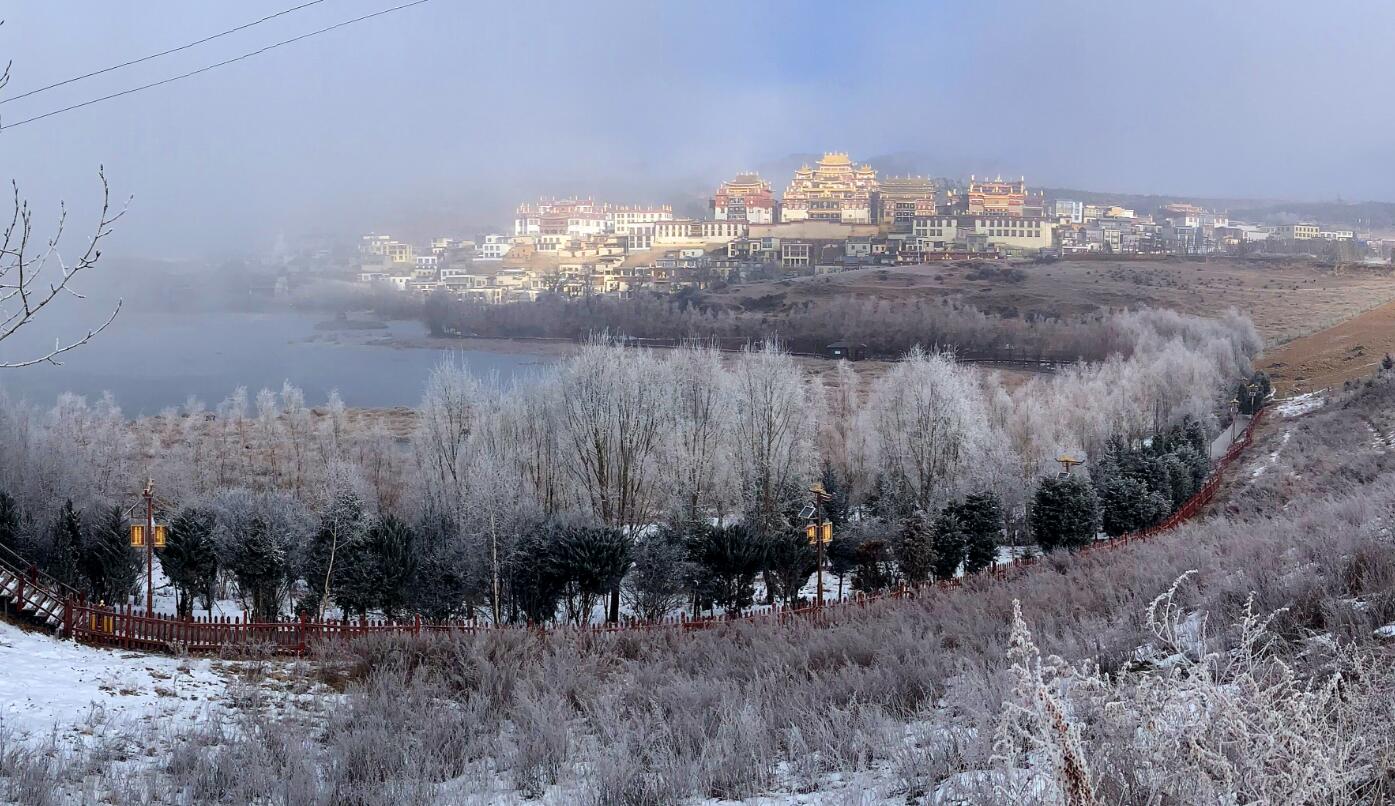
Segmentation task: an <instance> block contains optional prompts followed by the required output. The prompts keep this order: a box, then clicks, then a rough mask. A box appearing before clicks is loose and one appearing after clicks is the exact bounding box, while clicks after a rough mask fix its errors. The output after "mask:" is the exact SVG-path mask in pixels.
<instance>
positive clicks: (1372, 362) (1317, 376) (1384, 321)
mask: <svg viewBox="0 0 1395 806" xmlns="http://www.w3.org/2000/svg"><path fill="white" fill-rule="evenodd" d="M1386 353H1395V302H1387V303H1385V304H1384V305H1381V306H1379V307H1376V308H1372V309H1371V310H1369V311H1367V312H1365V313H1363V314H1360V315H1358V316H1355V317H1353V318H1351V319H1348V320H1347V321H1345V322H1342V323H1341V324H1339V325H1335V326H1333V327H1329V328H1327V329H1326V330H1319V331H1318V332H1316V333H1313V334H1311V335H1308V336H1303V337H1302V338H1298V339H1294V340H1293V341H1290V342H1288V343H1287V344H1284V345H1282V346H1280V347H1277V348H1275V349H1274V350H1272V351H1270V352H1268V353H1265V354H1264V355H1262V356H1260V357H1259V358H1257V359H1256V360H1255V366H1256V367H1258V368H1259V369H1262V370H1264V371H1265V372H1268V373H1269V374H1270V376H1271V377H1272V378H1273V380H1274V387H1275V388H1276V389H1277V390H1278V392H1279V394H1280V395H1289V394H1300V393H1303V392H1311V391H1313V390H1315V389H1322V388H1324V387H1331V386H1340V385H1341V384H1342V383H1343V382H1344V381H1348V380H1351V379H1353V378H1362V377H1366V376H1368V375H1371V374H1372V373H1374V372H1375V371H1376V370H1377V368H1378V367H1379V366H1380V362H1381V359H1382V358H1383V357H1384V356H1385V354H1386Z"/></svg>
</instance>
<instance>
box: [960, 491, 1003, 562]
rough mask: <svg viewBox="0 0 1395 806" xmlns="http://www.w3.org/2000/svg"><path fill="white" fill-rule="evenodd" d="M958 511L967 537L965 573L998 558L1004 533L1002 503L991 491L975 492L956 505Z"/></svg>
mask: <svg viewBox="0 0 1395 806" xmlns="http://www.w3.org/2000/svg"><path fill="white" fill-rule="evenodd" d="M956 515H957V516H958V518H959V525H960V526H961V527H962V528H963V529H964V535H965V538H966V540H967V545H966V547H965V551H964V573H965V574H976V573H978V572H979V571H982V570H983V569H985V568H988V567H989V566H991V565H992V564H993V563H994V562H995V561H996V560H997V559H998V540H999V539H1000V538H1001V537H1002V535H1003V507H1002V504H1000V503H999V502H998V498H997V496H995V495H993V494H992V493H988V492H982V493H974V494H972V495H969V496H966V497H965V498H964V500H963V502H962V503H960V504H959V505H958V506H957V507H956Z"/></svg>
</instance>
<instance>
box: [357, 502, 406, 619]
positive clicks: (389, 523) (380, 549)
mask: <svg viewBox="0 0 1395 806" xmlns="http://www.w3.org/2000/svg"><path fill="white" fill-rule="evenodd" d="M368 544H369V546H370V547H371V549H372V551H373V554H374V556H375V559H376V561H377V572H378V580H377V582H378V602H377V604H378V607H379V608H380V609H381V610H382V611H383V615H384V616H386V617H387V618H388V619H391V620H394V621H395V620H396V619H398V618H400V617H401V615H402V612H403V609H404V608H405V607H406V606H407V601H408V597H409V590H408V586H409V585H410V584H411V582H412V579H413V577H414V576H416V571H417V539H416V532H415V531H414V530H413V529H412V527H411V526H408V525H407V524H406V523H403V522H402V521H400V520H398V519H397V518H395V517H393V516H391V515H388V516H385V517H383V518H382V519H381V520H379V521H378V522H377V523H375V524H374V525H373V527H372V528H371V529H369V530H368Z"/></svg>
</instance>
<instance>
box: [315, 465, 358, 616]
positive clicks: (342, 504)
mask: <svg viewBox="0 0 1395 806" xmlns="http://www.w3.org/2000/svg"><path fill="white" fill-rule="evenodd" d="M363 510H364V505H363V499H361V498H359V496H358V494H357V493H355V492H354V491H353V490H352V489H350V488H344V489H342V490H340V491H339V492H337V493H336V494H335V495H334V497H333V498H331V499H330V502H329V505H328V506H327V507H325V510H324V511H323V512H321V513H320V520H319V526H318V527H317V528H316V530H315V534H314V535H313V536H312V537H311V539H310V544H309V545H308V546H307V547H306V548H305V554H304V556H303V557H302V559H301V563H300V566H301V568H300V573H301V575H302V576H304V578H305V584H306V588H307V592H306V595H305V596H304V597H303V598H302V599H301V600H300V603H299V605H298V609H299V610H300V612H302V613H309V614H314V615H317V616H320V615H323V613H324V605H325V604H326V603H327V602H328V599H326V596H328V597H329V599H333V600H335V601H338V600H339V596H338V594H337V593H336V589H337V588H338V587H339V585H340V583H341V581H342V579H343V577H344V574H345V565H344V557H345V556H346V555H347V553H348V552H350V551H351V550H353V549H352V548H351V547H355V546H356V545H357V544H358V542H359V540H360V538H362V537H363V533H364V531H365V529H367V527H368V523H367V520H366V518H365V517H364V512H363ZM358 559H362V558H361V557H360V558H358ZM348 598H349V599H353V600H354V601H357V599H356V598H355V597H354V595H353V594H349V596H348Z"/></svg>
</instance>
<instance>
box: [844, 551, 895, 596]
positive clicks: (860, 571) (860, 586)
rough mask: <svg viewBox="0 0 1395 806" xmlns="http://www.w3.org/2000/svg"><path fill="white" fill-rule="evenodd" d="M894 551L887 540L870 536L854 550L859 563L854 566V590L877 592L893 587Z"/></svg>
mask: <svg viewBox="0 0 1395 806" xmlns="http://www.w3.org/2000/svg"><path fill="white" fill-rule="evenodd" d="M891 555H892V552H891V548H890V547H889V546H887V544H886V541H885V540H881V539H879V538H875V537H873V538H869V539H866V540H863V541H862V542H860V543H858V545H857V548H856V549H855V550H854V556H855V557H856V560H857V564H856V566H855V567H854V568H853V579H852V586H853V590H855V591H860V592H862V593H876V592H878V591H883V590H886V589H887V588H889V587H891V581H892V558H891Z"/></svg>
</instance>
